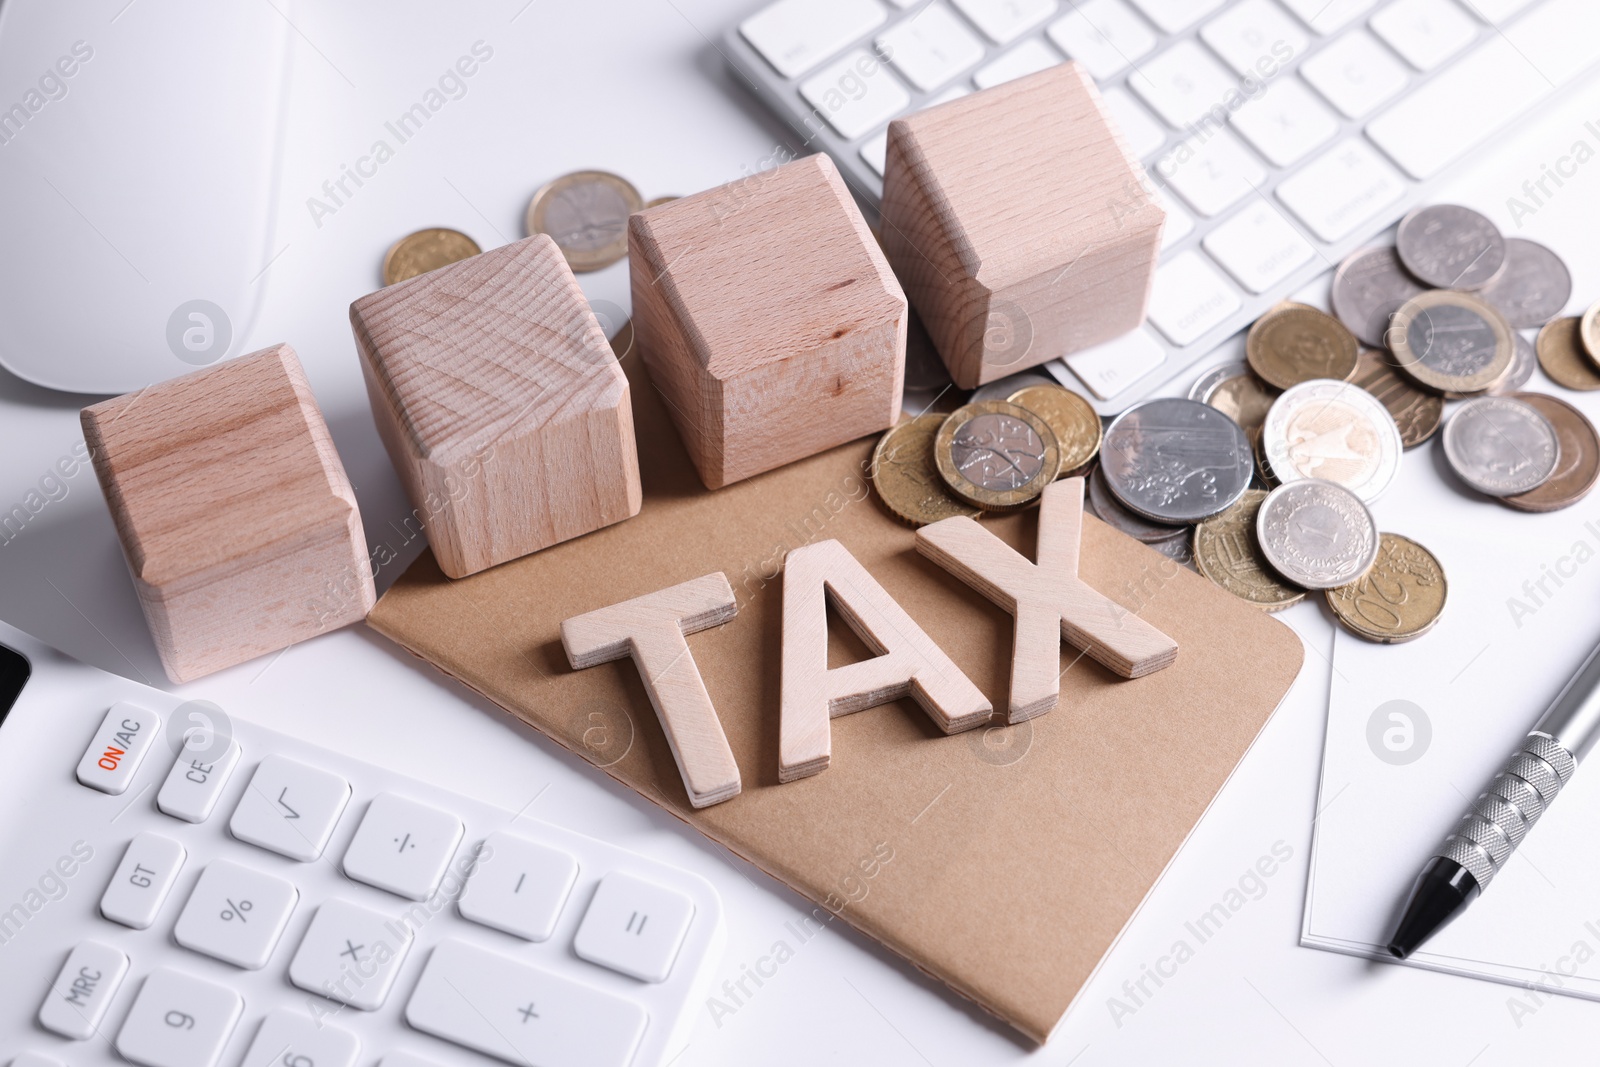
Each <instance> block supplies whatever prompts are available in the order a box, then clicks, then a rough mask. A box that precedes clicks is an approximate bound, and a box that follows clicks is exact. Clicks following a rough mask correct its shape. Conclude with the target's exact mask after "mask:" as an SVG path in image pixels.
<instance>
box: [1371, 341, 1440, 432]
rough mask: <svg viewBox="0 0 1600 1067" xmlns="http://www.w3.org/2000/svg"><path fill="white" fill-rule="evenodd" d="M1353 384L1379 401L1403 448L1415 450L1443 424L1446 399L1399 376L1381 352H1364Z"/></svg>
mask: <svg viewBox="0 0 1600 1067" xmlns="http://www.w3.org/2000/svg"><path fill="white" fill-rule="evenodd" d="M1351 381H1352V382H1353V383H1354V384H1356V385H1359V386H1360V387H1361V388H1363V389H1365V390H1366V391H1367V392H1369V393H1371V394H1372V395H1373V396H1375V397H1377V398H1378V403H1380V404H1382V405H1383V406H1384V409H1385V410H1386V411H1388V412H1389V417H1390V418H1392V419H1394V425H1395V428H1396V429H1398V430H1399V431H1400V444H1401V446H1402V447H1404V448H1415V447H1417V446H1418V445H1420V444H1421V443H1422V442H1424V441H1426V440H1427V439H1428V438H1430V437H1432V436H1433V435H1434V433H1435V432H1436V431H1437V430H1438V429H1439V424H1440V423H1441V422H1443V421H1444V401H1443V400H1441V399H1440V398H1439V397H1438V396H1435V395H1434V394H1433V393H1424V392H1423V391H1422V390H1421V389H1418V388H1417V387H1416V386H1414V385H1412V384H1411V383H1410V382H1408V381H1406V380H1405V379H1404V378H1402V377H1400V375H1398V374H1396V373H1395V372H1394V368H1393V367H1391V366H1389V364H1388V361H1386V360H1385V359H1384V358H1383V356H1382V355H1381V354H1380V353H1378V352H1376V351H1374V350H1372V349H1370V348H1364V349H1362V350H1361V360H1360V362H1359V363H1358V364H1357V365H1356V373H1355V377H1354V378H1352V379H1351Z"/></svg>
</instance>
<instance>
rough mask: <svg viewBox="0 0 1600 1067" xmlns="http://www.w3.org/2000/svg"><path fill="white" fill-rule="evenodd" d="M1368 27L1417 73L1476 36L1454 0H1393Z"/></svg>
mask: <svg viewBox="0 0 1600 1067" xmlns="http://www.w3.org/2000/svg"><path fill="white" fill-rule="evenodd" d="M1369 25H1370V26H1371V27H1372V29H1373V32H1375V33H1376V34H1377V35H1378V36H1379V37H1382V38H1383V39H1384V40H1385V41H1388V42H1389V47H1391V48H1393V49H1394V50H1395V51H1396V52H1399V53H1400V57H1401V58H1402V59H1404V60H1405V61H1406V62H1407V63H1410V64H1411V65H1412V66H1413V67H1416V68H1417V69H1418V70H1421V71H1429V70H1433V69H1434V68H1435V67H1437V66H1439V64H1441V63H1443V62H1444V61H1445V60H1447V59H1449V58H1450V57H1451V56H1453V55H1455V54H1456V53H1457V52H1459V51H1461V50H1462V49H1463V48H1465V47H1467V45H1469V44H1471V43H1472V41H1473V39H1474V38H1475V37H1477V36H1478V24H1477V23H1476V22H1474V21H1473V19H1472V16H1470V15H1468V14H1467V13H1466V12H1465V11H1463V10H1461V8H1460V6H1459V5H1457V4H1456V3H1455V2H1454V0H1395V2H1394V3H1392V4H1390V5H1389V6H1388V7H1386V8H1384V9H1383V10H1381V11H1379V12H1378V13H1377V14H1376V15H1374V16H1372V21H1371V22H1370V23H1369Z"/></svg>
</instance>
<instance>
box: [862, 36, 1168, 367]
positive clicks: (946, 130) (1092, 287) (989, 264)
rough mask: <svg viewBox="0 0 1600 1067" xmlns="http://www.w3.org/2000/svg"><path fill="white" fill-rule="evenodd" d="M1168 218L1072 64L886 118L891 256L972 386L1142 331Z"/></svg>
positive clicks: (886, 227)
mask: <svg viewBox="0 0 1600 1067" xmlns="http://www.w3.org/2000/svg"><path fill="white" fill-rule="evenodd" d="M1163 220H1164V213H1163V211H1162V210H1161V207H1160V206H1159V205H1158V204H1157V203H1156V202H1155V200H1154V198H1153V196H1152V193H1151V190H1150V187H1149V184H1148V180H1147V179H1146V177H1145V175H1144V171H1143V169H1142V168H1141V166H1140V165H1139V162H1138V161H1137V160H1136V159H1134V158H1133V156H1132V154H1131V153H1130V152H1129V151H1128V150H1127V148H1126V147H1125V145H1124V143H1123V141H1122V138H1121V135H1120V134H1119V133H1118V132H1117V131H1116V128H1115V127H1114V126H1113V124H1112V122H1111V119H1110V116H1109V115H1108V113H1107V112H1106V109H1105V104H1104V101H1102V100H1101V98H1100V94H1099V91H1098V90H1096V88H1095V86H1094V83H1093V82H1092V81H1091V80H1090V79H1089V77H1088V75H1087V74H1086V73H1084V72H1083V71H1082V70H1081V69H1080V68H1079V67H1078V65H1077V64H1076V63H1071V62H1069V63H1063V64H1061V65H1059V66H1055V67H1051V68H1050V69H1048V70H1043V71H1040V72H1038V73H1036V74H1031V75H1029V76H1027V77H1025V78H1019V79H1017V80H1016V81H1011V82H1007V83H1005V84H1003V85H997V86H995V87H993V88H991V89H986V90H984V91H982V92H979V93H974V94H972V95H970V96H966V97H962V98H960V99H957V100H953V101H951V102H949V103H946V104H941V105H940V106H938V107H935V108H930V109H928V110H926V111H921V112H917V113H916V114H913V115H909V116H907V117H906V118H903V119H897V120H895V121H894V122H891V123H890V124H889V148H888V161H887V165H886V168H885V170H884V176H883V221H882V225H881V226H880V227H879V232H881V233H882V235H883V248H884V251H885V252H886V253H887V254H888V257H889V262H890V263H892V264H894V269H895V272H896V273H897V274H898V275H899V276H900V282H901V284H903V285H904V286H905V289H906V293H907V295H908V296H909V297H910V298H911V303H912V305H913V306H914V307H915V308H916V309H917V313H918V314H919V315H920V316H921V317H922V321H923V322H924V323H925V324H926V325H927V328H928V333H929V334H930V335H931V336H932V338H933V342H934V345H935V346H936V347H937V348H938V350H939V354H940V355H941V356H942V357H943V358H944V361H945V365H946V366H947V367H948V368H949V370H950V376H951V378H952V379H954V381H955V383H956V384H957V385H959V386H961V387H962V388H963V389H972V388H975V387H977V386H979V385H982V384H983V383H984V382H989V381H993V380H994V379H996V378H1003V377H1005V376H1006V375H1008V374H1014V373H1016V372H1017V371H1019V370H1022V369H1024V368H1026V367H1032V366H1035V365H1037V364H1040V363H1044V362H1046V361H1047V360H1051V359H1055V358H1056V357H1058V356H1063V355H1067V354H1068V353H1071V352H1076V351H1079V350H1080V349H1084V348H1088V347H1090V346H1091V345H1096V344H1099V343H1100V342H1102V341H1106V340H1109V339H1110V338H1113V337H1116V336H1118V335H1120V334H1123V333H1126V332H1128V331H1129V330H1132V329H1133V328H1135V327H1136V326H1138V325H1139V323H1140V322H1141V321H1142V320H1143V318H1144V312H1145V304H1146V302H1147V301H1148V299H1149V295H1150V282H1151V279H1152V278H1153V276H1154V273H1155V265H1156V256H1157V254H1158V252H1159V251H1160V245H1161V226H1162V222H1163Z"/></svg>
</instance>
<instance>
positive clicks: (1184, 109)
mask: <svg viewBox="0 0 1600 1067" xmlns="http://www.w3.org/2000/svg"><path fill="white" fill-rule="evenodd" d="M1128 87H1129V88H1130V89H1132V90H1133V91H1134V92H1136V93H1138V94H1139V97H1140V99H1142V100H1143V101H1144V102H1145V103H1147V104H1149V105H1150V107H1151V109H1152V110H1154V111H1155V113H1156V114H1157V115H1160V116H1161V117H1162V118H1163V119H1165V120H1166V122H1167V125H1169V126H1172V127H1174V128H1176V129H1183V128H1184V127H1187V126H1193V125H1195V124H1196V123H1198V122H1199V121H1200V120H1201V119H1203V118H1205V117H1206V116H1207V115H1209V114H1210V113H1211V109H1212V108H1215V107H1221V106H1222V100H1223V98H1224V97H1225V96H1228V95H1229V94H1235V95H1237V94H1238V92H1239V84H1238V81H1237V80H1236V79H1235V78H1234V76H1233V75H1232V74H1230V73H1228V68H1226V67H1224V66H1223V65H1222V64H1221V63H1219V62H1217V61H1216V60H1215V59H1213V58H1211V55H1210V54H1209V53H1208V52H1206V50H1205V49H1203V48H1201V47H1200V46H1199V45H1198V44H1196V43H1195V42H1194V41H1179V42H1178V43H1177V44H1175V45H1173V46H1172V47H1171V48H1169V49H1167V50H1166V51H1165V52H1162V53H1161V54H1160V55H1159V56H1156V57H1155V58H1154V59H1151V60H1146V61H1145V62H1144V63H1143V64H1141V65H1140V66H1139V67H1138V68H1136V69H1135V70H1134V71H1133V73H1132V74H1129V75H1128Z"/></svg>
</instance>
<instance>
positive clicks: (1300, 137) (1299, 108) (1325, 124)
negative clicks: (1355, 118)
mask: <svg viewBox="0 0 1600 1067" xmlns="http://www.w3.org/2000/svg"><path fill="white" fill-rule="evenodd" d="M1232 122H1233V128H1234V129H1235V130H1236V131H1238V133H1239V134H1240V135H1241V136H1243V137H1244V139H1245V140H1246V141H1249V142H1250V146H1251V147H1252V148H1254V149H1255V150H1256V151H1257V152H1260V153H1261V154H1262V155H1263V156H1265V157H1266V158H1267V161H1268V162H1270V163H1272V164H1273V165H1274V166H1278V167H1292V166H1294V165H1295V164H1296V163H1298V162H1300V161H1301V160H1302V159H1305V158H1306V157H1307V156H1309V155H1310V154H1311V153H1312V152H1315V151H1316V150H1317V149H1319V148H1321V147H1322V146H1323V145H1325V144H1327V143H1328V142H1329V141H1331V140H1333V139H1334V138H1335V137H1337V136H1338V135H1339V120H1338V118H1337V117H1335V116H1334V114H1333V112H1332V111H1329V110H1328V108H1327V105H1325V104H1323V103H1322V102H1321V101H1320V100H1318V99H1317V98H1316V96H1315V95H1313V93H1312V92H1311V90H1310V89H1307V88H1306V87H1305V85H1304V84H1302V83H1301V82H1300V81H1298V80H1297V79H1294V78H1289V79H1286V80H1284V81H1280V82H1277V83H1275V84H1273V85H1271V86H1269V87H1268V88H1267V91H1266V92H1264V93H1262V94H1261V95H1260V96H1257V97H1255V98H1254V99H1252V100H1249V101H1246V102H1245V104H1244V105H1243V106H1242V107H1240V108H1239V110H1237V111H1235V112H1234V113H1233V118H1232Z"/></svg>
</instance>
